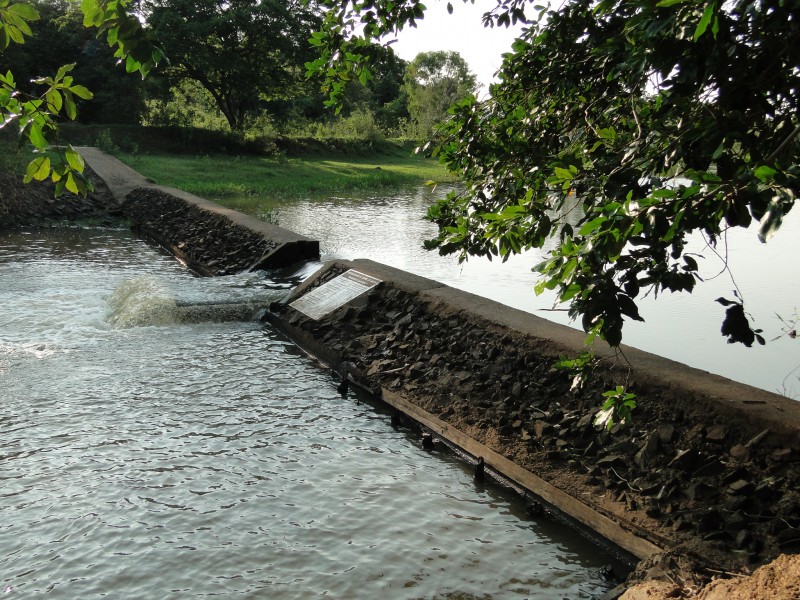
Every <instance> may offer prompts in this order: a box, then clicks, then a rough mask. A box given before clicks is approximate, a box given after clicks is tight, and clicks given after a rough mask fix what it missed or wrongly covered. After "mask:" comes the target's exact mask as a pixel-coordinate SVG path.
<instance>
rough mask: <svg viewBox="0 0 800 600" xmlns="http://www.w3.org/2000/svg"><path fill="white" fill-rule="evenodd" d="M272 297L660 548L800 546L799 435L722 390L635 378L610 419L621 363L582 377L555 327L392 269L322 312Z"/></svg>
mask: <svg viewBox="0 0 800 600" xmlns="http://www.w3.org/2000/svg"><path fill="white" fill-rule="evenodd" d="M340 271H341V269H337V268H332V269H330V270H329V271H328V272H326V273H324V275H322V276H321V277H320V278H319V281H318V282H317V283H318V284H321V283H322V282H324V281H325V280H328V279H330V278H332V277H333V276H335V275H336V274H337V273H338V272H340ZM274 310H275V311H276V313H277V318H278V319H280V320H281V321H282V322H283V323H284V324H285V326H286V327H287V329H288V330H289V333H290V334H292V333H293V332H294V334H295V337H296V338H299V337H302V336H306V337H307V338H309V339H312V340H314V342H315V343H318V344H321V345H322V346H323V347H324V348H327V349H329V350H330V351H331V352H332V353H334V355H335V356H336V357H337V360H338V361H339V363H340V365H341V367H340V368H346V369H347V370H348V371H349V373H350V374H351V376H353V377H354V378H356V379H357V380H358V381H360V382H361V383H362V384H363V385H364V386H365V387H367V388H369V389H372V390H373V391H374V392H375V393H376V394H379V393H380V390H381V388H385V389H388V390H391V391H393V392H395V393H398V394H400V395H402V396H403V397H405V398H406V399H408V400H410V401H411V402H413V403H414V404H416V405H418V406H420V407H421V408H423V409H425V410H427V411H428V412H430V413H433V414H435V415H437V416H438V417H439V418H441V419H443V420H444V421H447V422H448V423H451V424H452V425H453V426H454V427H457V428H458V429H460V430H462V431H464V432H465V433H467V434H468V435H470V436H472V437H473V438H475V439H477V440H478V441H481V442H483V443H484V444H486V445H488V446H490V447H492V448H493V449H494V450H496V451H498V452H500V453H501V454H504V455H505V456H506V457H508V458H510V459H511V460H513V461H514V462H516V463H518V464H520V465H521V466H523V467H525V468H527V469H528V470H530V471H532V472H533V473H535V474H536V475H538V476H540V477H542V478H544V479H546V480H549V481H550V482H551V483H553V484H554V485H556V486H557V487H560V488H561V489H563V490H565V491H567V492H569V493H571V494H572V495H573V496H575V497H578V498H581V499H582V500H583V501H584V502H586V503H587V504H589V505H590V506H592V507H593V508H595V509H596V510H598V511H599V512H601V513H604V514H607V515H609V516H611V517H612V518H616V519H617V520H618V521H621V522H622V524H623V526H626V525H625V523H627V524H628V525H627V526H629V527H633V528H635V529H636V530H637V533H639V534H641V535H644V536H645V537H649V538H650V539H651V540H652V541H653V542H655V543H656V544H658V545H660V546H662V547H665V548H671V549H676V548H677V549H680V550H682V551H683V552H685V553H687V554H690V555H693V556H695V557H698V560H699V561H700V562H701V563H702V562H703V561H706V562H707V564H712V565H714V566H715V567H717V568H724V569H735V568H737V567H742V566H745V565H750V566H752V565H757V564H761V563H763V562H765V561H768V560H771V559H773V558H774V557H775V556H777V555H778V554H779V553H780V552H792V551H795V552H796V551H798V550H800V465H798V461H797V458H798V453H799V452H800V440H797V439H796V437H795V438H790V437H788V436H787V435H779V434H777V433H775V432H772V431H770V430H769V429H768V428H766V427H765V426H764V424H763V423H758V422H754V421H753V420H751V419H747V418H744V417H743V416H741V415H738V414H737V413H736V412H735V411H726V410H724V407H722V406H721V405H720V404H719V403H715V402H714V401H713V399H710V398H705V397H702V396H698V395H687V394H686V393H685V392H681V391H679V390H680V388H679V387H676V388H674V389H673V388H672V387H671V386H668V385H664V384H656V383H653V382H649V381H647V380H644V382H642V381H637V378H636V377H633V378H631V379H630V381H629V385H628V389H629V390H630V391H633V392H635V393H636V394H637V396H638V406H637V407H636V409H635V411H634V421H633V424H632V425H630V426H619V425H617V426H615V427H613V428H612V429H611V430H610V431H608V430H606V429H605V428H602V427H598V426H595V425H594V418H595V415H596V413H597V411H598V408H599V405H600V404H601V403H602V393H603V391H605V390H607V389H609V388H610V387H613V385H614V384H615V383H616V382H618V381H619V377H620V376H622V377H623V378H624V377H625V371H623V370H621V369H620V368H619V367H616V366H614V365H612V364H610V363H606V364H603V363H601V364H600V366H599V367H598V368H597V369H595V371H594V373H593V379H592V380H591V381H588V382H586V383H585V384H584V385H583V386H582V387H580V388H574V387H573V385H572V383H573V382H572V377H571V376H570V375H569V374H568V373H566V372H565V371H563V370H561V369H556V368H554V366H553V365H554V363H555V361H556V359H557V357H558V353H557V352H554V350H553V346H552V344H551V343H550V342H549V341H548V340H543V339H537V338H534V337H532V336H530V335H524V334H520V333H517V332H514V331H510V330H508V329H506V328H502V327H500V326H497V325H495V324H493V323H490V322H487V321H485V320H482V319H481V318H479V317H476V316H475V315H472V314H469V313H467V312H464V311H455V310H453V309H450V308H449V307H448V306H447V305H445V304H443V303H442V302H433V301H429V300H426V299H423V298H421V297H420V296H419V295H417V294H414V293H410V292H407V291H404V290H402V289H398V288H397V287H393V286H392V285H391V283H390V282H384V283H382V284H381V285H380V286H379V287H377V288H375V289H373V290H371V291H370V292H368V294H367V295H366V297H365V298H363V297H362V299H360V300H359V301H357V302H355V303H353V304H351V305H349V306H348V305H346V306H344V307H342V308H340V309H338V310H337V311H335V312H333V313H332V314H330V315H328V316H326V317H324V318H323V319H321V320H318V321H315V320H312V319H310V318H308V317H306V316H305V315H303V314H302V313H300V312H298V311H296V310H294V309H292V308H291V307H289V306H276V307H274Z"/></svg>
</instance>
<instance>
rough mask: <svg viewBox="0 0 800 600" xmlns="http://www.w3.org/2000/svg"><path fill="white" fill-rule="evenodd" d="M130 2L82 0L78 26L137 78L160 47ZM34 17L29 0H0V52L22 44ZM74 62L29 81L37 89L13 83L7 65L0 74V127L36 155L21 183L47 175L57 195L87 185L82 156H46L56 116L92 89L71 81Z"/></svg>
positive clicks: (72, 114)
mask: <svg viewBox="0 0 800 600" xmlns="http://www.w3.org/2000/svg"><path fill="white" fill-rule="evenodd" d="M129 5H130V0H83V1H82V2H81V12H82V13H83V25H84V26H85V27H92V28H96V29H97V30H98V36H101V35H102V36H105V39H106V41H107V42H108V45H109V46H111V47H113V48H115V52H114V56H115V57H116V58H117V59H118V60H119V61H120V62H121V63H122V64H124V65H125V70H126V71H127V72H128V73H133V72H137V71H138V72H139V73H141V74H142V76H145V75H147V73H148V72H149V71H150V70H151V69H152V68H153V67H154V66H155V65H156V64H157V63H158V61H159V60H160V59H161V57H162V54H161V51H160V50H159V49H158V48H157V47H156V46H155V44H154V43H153V42H152V40H151V39H150V38H149V37H148V36H147V34H146V32H145V31H144V30H143V28H142V24H141V22H140V21H139V19H138V18H137V17H136V15H134V14H131V13H129ZM38 20H39V12H38V11H37V10H36V8H35V7H34V6H33V5H31V4H30V3H26V2H17V3H15V4H11V2H10V0H0V52H2V51H4V50H5V49H6V48H8V46H9V45H10V44H11V43H12V42H13V43H15V44H24V43H25V38H26V37H30V36H31V35H33V31H32V29H31V23H34V22H36V21H38ZM74 68H75V64H74V63H70V64H66V65H62V66H61V67H59V68H58V69H57V70H56V72H55V74H54V75H53V76H51V77H44V76H43V77H38V78H37V79H35V80H34V82H33V83H35V84H36V85H37V88H36V90H37V91H38V94H37V93H36V91H34V92H25V91H24V90H23V89H21V88H19V87H18V85H17V80H16V78H15V76H14V74H13V72H12V71H11V70H10V69H9V70H7V71H6V72H5V73H0V127H8V126H10V125H16V126H18V127H19V130H20V140H21V141H25V140H27V141H29V142H30V143H31V144H32V145H33V147H34V149H35V152H37V153H39V154H40V155H39V156H37V157H36V158H34V159H33V160H32V161H31V162H30V163H29V165H28V168H27V172H26V174H25V181H31V180H33V179H36V180H40V181H41V180H43V179H46V178H48V177H49V178H51V179H52V180H53V181H54V182H55V183H56V194H60V193H61V192H63V191H64V190H68V191H70V192H73V193H75V194H78V193H82V194H85V193H86V192H87V190H88V189H90V184H89V182H88V180H87V179H86V178H85V177H84V176H83V167H84V163H83V159H82V158H81V156H80V155H79V154H78V153H77V152H76V151H75V150H74V149H73V148H72V147H71V146H69V147H67V148H66V149H63V150H61V151H60V153H59V154H58V155H57V156H56V157H54V158H51V156H50V155H49V154H46V151H47V150H48V147H49V146H50V144H51V142H52V141H53V140H54V139H56V137H57V133H58V128H57V119H58V118H59V117H60V116H64V117H66V118H68V119H71V120H74V119H75V118H76V117H77V105H76V102H75V98H81V99H85V100H88V99H90V98H91V97H92V93H91V92H90V91H89V90H88V89H87V88H86V87H85V86H83V85H80V84H78V83H76V82H75V80H74V78H73V76H72V75H71V74H70V73H71V72H72V71H73V69H74Z"/></svg>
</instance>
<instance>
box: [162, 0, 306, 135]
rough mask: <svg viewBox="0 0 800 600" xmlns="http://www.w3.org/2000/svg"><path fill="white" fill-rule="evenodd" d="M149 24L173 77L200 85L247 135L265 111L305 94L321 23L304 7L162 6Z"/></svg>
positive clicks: (188, 1) (232, 0) (269, 2)
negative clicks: (312, 41) (253, 118)
mask: <svg viewBox="0 0 800 600" xmlns="http://www.w3.org/2000/svg"><path fill="white" fill-rule="evenodd" d="M147 22H148V24H149V26H150V27H151V28H152V31H153V34H154V35H155V36H156V37H157V38H158V40H159V41H160V43H161V44H162V45H163V48H164V51H165V53H166V55H167V56H168V57H169V60H170V68H169V71H168V73H169V74H170V75H171V76H173V77H174V78H176V79H178V80H179V79H184V78H188V79H193V80H195V81H197V82H198V83H199V84H200V85H202V86H203V87H204V88H205V89H206V90H208V92H209V93H210V94H211V96H212V97H213V98H214V101H215V102H216V103H217V105H218V106H219V109H220V110H221V111H222V113H223V114H224V115H225V118H226V119H227V120H228V123H229V124H230V127H231V129H233V130H241V129H242V128H243V126H244V124H245V118H246V117H247V115H248V114H249V113H251V112H252V111H254V110H255V109H256V108H258V107H259V106H260V105H261V104H262V103H265V102H280V101H282V100H286V99H288V98H292V97H294V96H295V95H297V94H298V92H300V91H301V90H302V88H303V86H304V85H305V77H304V74H303V65H304V63H305V62H307V61H308V60H309V59H310V53H309V52H310V51H309V44H308V39H309V37H310V36H311V33H312V32H313V31H314V29H316V28H318V27H319V24H320V18H319V17H318V16H317V11H316V9H315V8H314V6H313V4H307V3H304V2H300V1H299V0H289V1H285V0H227V1H224V2H223V1H221V0H155V1H153V2H151V3H149V4H148V5H147Z"/></svg>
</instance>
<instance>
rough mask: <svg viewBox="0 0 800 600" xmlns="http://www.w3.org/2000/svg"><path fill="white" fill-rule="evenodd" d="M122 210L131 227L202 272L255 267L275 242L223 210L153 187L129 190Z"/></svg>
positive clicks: (206, 273) (236, 271)
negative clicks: (244, 225) (192, 201)
mask: <svg viewBox="0 0 800 600" xmlns="http://www.w3.org/2000/svg"><path fill="white" fill-rule="evenodd" d="M122 209H123V211H124V213H125V215H126V216H128V217H129V218H130V219H131V220H132V221H133V223H134V229H135V230H138V231H140V232H141V233H142V234H144V235H146V236H147V237H150V238H152V239H153V240H155V241H157V242H158V243H160V244H161V245H162V246H164V247H166V248H167V249H168V250H170V251H171V252H173V253H174V254H176V255H177V256H178V257H179V258H181V259H183V260H185V261H186V263H187V265H188V266H189V267H190V268H192V269H194V270H196V271H198V272H199V273H200V274H202V275H229V274H232V273H238V272H241V271H245V270H247V269H250V268H253V267H257V266H258V264H259V262H260V261H261V260H262V259H263V258H264V257H265V256H267V255H268V254H269V253H270V252H272V251H273V250H275V248H277V247H278V244H277V243H276V242H274V241H271V240H268V239H266V238H264V237H263V236H261V235H258V234H257V233H255V232H252V231H250V230H249V229H247V228H245V227H242V226H240V225H237V224H235V223H232V222H231V221H230V220H229V219H227V218H226V217H224V216H223V215H219V214H215V213H212V212H209V211H205V210H203V209H201V208H198V207H197V206H193V205H191V204H189V203H188V202H186V201H185V200H182V199H180V198H176V197H175V196H172V195H170V194H168V193H167V192H164V191H162V190H159V189H156V188H137V189H135V190H133V191H132V192H130V193H129V194H128V195H127V197H126V199H125V202H124V203H123V205H122Z"/></svg>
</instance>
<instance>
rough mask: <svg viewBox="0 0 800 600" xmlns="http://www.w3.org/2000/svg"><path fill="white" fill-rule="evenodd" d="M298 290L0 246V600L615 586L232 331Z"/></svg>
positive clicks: (290, 357) (423, 594) (509, 500)
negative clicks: (256, 309) (2, 599)
mask: <svg viewBox="0 0 800 600" xmlns="http://www.w3.org/2000/svg"><path fill="white" fill-rule="evenodd" d="M323 239H324V238H323ZM375 258H377V259H379V260H380V259H381V258H382V257H375ZM294 283H296V281H294V280H293V279H291V278H288V279H285V280H282V281H280V282H277V281H273V280H269V279H266V278H265V276H264V275H255V274H250V275H242V276H235V277H224V278H217V279H195V278H193V277H192V276H191V275H190V274H189V273H187V272H186V270H184V269H183V268H182V267H181V266H180V265H178V264H177V263H176V262H175V261H174V260H172V259H171V258H169V257H166V256H164V255H162V254H160V253H159V252H157V251H156V250H154V249H152V248H151V247H149V246H147V245H145V244H144V243H143V242H141V241H139V240H137V239H135V238H133V237H132V236H131V235H130V234H129V233H128V232H127V231H114V230H107V229H78V228H74V229H44V230H31V231H25V232H18V233H0V396H1V399H0V592H4V593H5V594H6V595H8V596H9V597H20V598H30V597H34V596H38V595H46V596H47V597H48V598H65V599H76V598H81V599H86V598H98V597H109V598H126V599H133V598H143V599H153V598H190V597H206V596H214V597H237V598H238V597H243V598H298V599H305V598H313V597H327V598H342V599H350V598H375V597H384V598H392V599H394V598H528V597H530V598H537V599H540V598H568V599H575V598H592V597H594V596H596V595H597V594H599V593H602V592H603V591H604V590H606V589H608V588H609V587H610V584H609V582H607V581H606V580H605V579H604V577H603V574H602V567H604V566H605V565H607V564H608V563H610V562H612V561H611V559H610V558H609V556H608V555H607V554H606V553H604V552H603V551H602V550H600V549H598V548H597V547H595V546H593V545H591V544H590V543H589V542H587V541H586V540H585V539H583V538H581V537H580V536H578V535H577V534H576V533H574V532H572V531H571V530H569V529H568V528H566V527H564V526H563V525H562V524H560V523H558V522H555V521H552V520H549V519H547V518H528V517H527V516H526V513H525V506H524V503H523V502H522V501H521V500H520V499H519V498H518V497H517V496H516V495H515V494H513V493H511V492H510V491H508V490H505V489H503V488H499V487H496V486H491V485H483V484H479V483H476V482H475V481H474V480H473V479H472V477H471V473H470V470H469V468H468V466H467V465H466V464H465V463H464V462H462V461H461V460H459V459H458V458H457V457H455V456H453V455H449V454H447V453H442V452H433V453H429V452H426V451H423V450H422V449H421V448H420V444H419V441H418V435H417V434H415V433H413V432H410V431H407V430H402V429H401V430H396V429H394V428H392V427H391V425H390V419H389V417H388V415H387V413H385V412H383V411H382V410H381V409H380V408H379V407H374V406H372V405H371V404H370V403H369V402H366V401H363V400H364V399H360V400H362V401H359V399H358V398H354V397H352V396H351V397H348V398H342V397H341V396H340V395H339V394H338V393H337V392H336V381H335V380H333V379H332V378H331V376H330V374H329V373H328V372H326V371H325V370H324V369H323V368H321V366H320V365H319V364H318V363H316V362H315V361H313V360H312V359H310V358H309V357H307V356H306V355H304V354H303V353H301V352H300V351H299V350H298V349H297V348H296V347H295V346H294V345H293V344H292V343H290V342H289V341H288V340H286V339H285V338H284V337H282V336H281V335H279V334H278V333H276V332H275V331H273V330H271V329H269V328H267V329H264V328H262V327H261V326H260V325H259V324H257V323H255V322H252V321H244V322H241V321H235V320H228V319H238V318H241V314H242V311H244V310H248V309H247V308H243V307H246V306H247V305H248V304H252V305H254V306H255V305H263V304H264V303H266V302H268V301H269V300H270V299H275V298H279V297H282V296H283V295H284V294H285V293H286V291H287V290H288V289H289V288H290V287H291V286H292V285H293V284H294ZM221 303H223V304H225V306H222V307H221V308H220V311H219V312H218V313H215V315H213V316H215V317H219V318H220V319H222V320H223V321H225V322H209V321H208V320H207V319H209V318H210V316H212V315H210V314H209V313H208V312H207V311H205V309H203V308H202V307H209V306H217V305H220V304H221ZM198 307H200V308H199V309H198ZM226 307H227V308H226ZM227 309H230V310H227ZM204 311H205V312H204Z"/></svg>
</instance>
